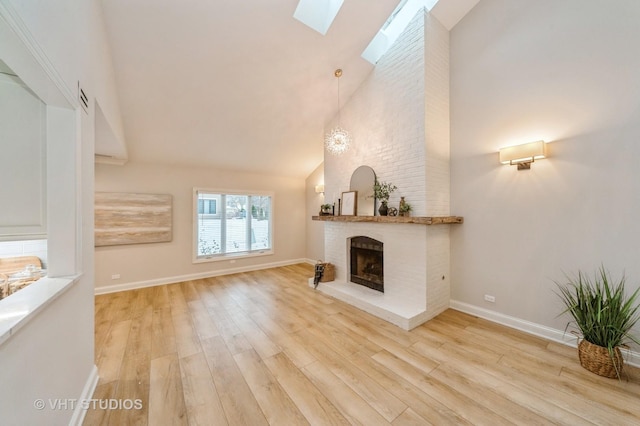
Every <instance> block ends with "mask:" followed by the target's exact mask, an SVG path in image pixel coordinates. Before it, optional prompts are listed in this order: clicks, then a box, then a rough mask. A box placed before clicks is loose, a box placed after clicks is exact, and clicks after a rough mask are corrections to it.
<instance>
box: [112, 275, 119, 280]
mask: <svg viewBox="0 0 640 426" xmlns="http://www.w3.org/2000/svg"><path fill="white" fill-rule="evenodd" d="M111 279H112V280H119V279H120V274H113V275H111Z"/></svg>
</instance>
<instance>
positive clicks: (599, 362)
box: [578, 340, 624, 379]
mask: <svg viewBox="0 0 640 426" xmlns="http://www.w3.org/2000/svg"><path fill="white" fill-rule="evenodd" d="M578 356H579V357H580V365H582V366H583V367H584V368H586V369H587V370H589V371H591V372H592V373H595V374H597V375H599V376H603V377H608V378H610V379H615V378H620V374H621V373H622V367H623V366H624V361H623V359H622V353H621V352H620V349H619V348H614V350H613V357H611V354H609V350H608V349H607V348H605V347H603V346H598V345H594V344H593V343H591V342H587V341H586V340H582V341H581V342H580V344H579V345H578ZM614 362H615V364H614Z"/></svg>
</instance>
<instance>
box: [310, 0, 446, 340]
mask: <svg viewBox="0 0 640 426" xmlns="http://www.w3.org/2000/svg"><path fill="white" fill-rule="evenodd" d="M343 78H348V70H347V69H345V74H344V76H343ZM341 121H342V124H343V126H344V127H346V128H347V129H348V130H349V131H350V132H351V134H352V136H353V138H354V140H353V142H352V146H351V147H350V149H349V151H347V152H346V153H344V154H343V155H341V156H338V157H336V156H330V155H329V154H326V155H325V163H324V169H325V170H324V171H325V173H324V175H325V196H326V198H325V200H326V202H328V203H332V202H335V201H337V199H338V198H339V197H340V195H341V193H342V192H344V191H348V190H349V180H350V177H351V174H352V173H353V171H354V170H355V169H356V168H358V167H359V166H362V165H367V166H370V167H372V168H373V169H374V170H375V172H376V175H377V178H378V180H380V181H387V182H391V183H393V184H395V185H397V186H398V191H396V192H395V193H394V194H393V195H392V197H391V199H390V206H396V207H397V203H398V200H399V197H400V196H405V198H406V200H407V202H409V203H410V204H411V205H412V207H413V211H412V216H449V214H450V212H449V33H448V31H447V30H446V28H444V26H442V24H440V22H438V21H437V20H436V19H435V18H434V17H432V16H431V15H429V14H428V13H427V12H426V11H420V12H418V14H417V15H416V16H415V17H414V19H413V20H412V22H411V23H410V24H409V26H408V27H407V29H406V30H405V31H404V33H403V34H402V35H401V36H400V37H399V38H398V40H397V41H396V42H395V43H394V45H393V46H392V47H391V49H389V51H388V52H387V53H386V54H385V56H383V57H382V58H381V59H380V61H379V62H378V64H377V65H376V67H375V68H374V70H373V72H372V73H371V75H370V76H369V77H368V78H367V80H365V82H364V83H363V84H362V86H361V87H360V89H358V91H357V92H356V93H355V94H354V95H353V96H352V98H351V99H350V100H349V102H348V103H347V104H346V105H345V106H344V107H343V109H342V120H341ZM330 126H331V124H330V125H329V127H330ZM449 226H451V225H425V224H407V223H379V222H355V223H354V222H333V221H331V222H325V223H324V233H325V238H324V240H325V261H328V262H331V263H332V264H334V265H335V267H336V279H335V281H333V282H328V283H320V285H319V286H318V289H319V290H320V291H323V292H325V293H327V294H330V295H332V296H334V297H336V298H338V299H340V300H343V301H345V302H347V303H350V304H352V305H354V306H356V307H358V308H360V309H362V310H364V311H367V312H369V313H371V314H373V315H376V316H378V317H380V318H383V319H385V320H387V321H389V322H391V323H393V324H396V325H398V326H399V327H402V328H404V329H407V330H408V329H411V328H413V327H416V326H417V325H419V324H421V323H423V322H425V321H427V320H428V319H430V318H432V317H434V316H435V315H437V314H439V313H440V312H442V311H444V310H445V309H447V308H448V306H449ZM454 226H455V225H454ZM356 236H365V237H370V238H374V239H376V240H379V241H381V242H382V243H383V244H384V293H381V292H379V291H376V290H372V289H370V288H367V287H365V286H362V285H359V284H355V283H351V282H349V280H350V277H349V268H350V256H349V249H350V247H349V239H350V238H352V237H356Z"/></svg>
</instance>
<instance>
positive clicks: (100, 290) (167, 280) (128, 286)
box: [94, 259, 315, 295]
mask: <svg viewBox="0 0 640 426" xmlns="http://www.w3.org/2000/svg"><path fill="white" fill-rule="evenodd" d="M297 263H307V259H292V260H285V261H282V262H271V263H263V264H261V265H251V266H243V267H237V268H227V269H220V270H217V271H207V272H200V273H197V274H187V275H178V276H174V277H164V278H157V279H154V280H146V281H136V282H131V283H124V284H116V285H110V286H103V287H96V288H95V289H94V293H95V294H96V295H99V294H108V293H116V292H118V291H127V290H136V289H139V288H146V287H155V286H158V285H165V284H174V283H179V282H182V281H190V280H199V279H202V278H211V277H219V276H221V275H230V274H237V273H240V272H251V271H259V270H262V269H270V268H277V267H280V266H289V265H295V264H297ZM314 263H315V262H314Z"/></svg>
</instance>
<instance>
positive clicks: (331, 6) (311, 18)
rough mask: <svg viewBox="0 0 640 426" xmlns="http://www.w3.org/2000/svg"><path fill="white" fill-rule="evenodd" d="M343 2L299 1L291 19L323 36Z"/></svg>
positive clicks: (342, 0)
mask: <svg viewBox="0 0 640 426" xmlns="http://www.w3.org/2000/svg"><path fill="white" fill-rule="evenodd" d="M343 2H344V0H300V2H299V3H298V7H296V11H295V12H294V13H293V17H294V18H296V19H297V20H298V21H300V22H302V23H303V24H305V25H306V26H308V27H310V28H313V29H314V30H316V31H317V32H319V33H320V34H322V35H325V34H326V33H327V31H328V30H329V27H330V26H331V24H332V23H333V20H334V19H336V15H338V11H340V8H341V7H342V3H343Z"/></svg>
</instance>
